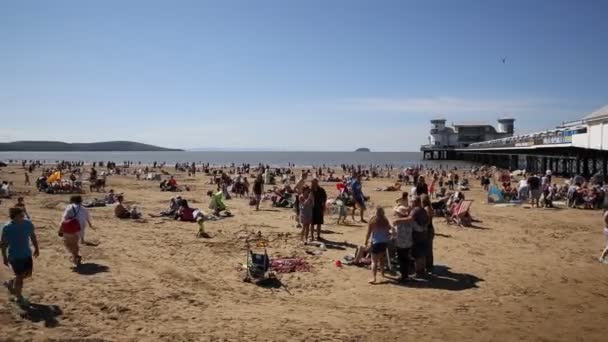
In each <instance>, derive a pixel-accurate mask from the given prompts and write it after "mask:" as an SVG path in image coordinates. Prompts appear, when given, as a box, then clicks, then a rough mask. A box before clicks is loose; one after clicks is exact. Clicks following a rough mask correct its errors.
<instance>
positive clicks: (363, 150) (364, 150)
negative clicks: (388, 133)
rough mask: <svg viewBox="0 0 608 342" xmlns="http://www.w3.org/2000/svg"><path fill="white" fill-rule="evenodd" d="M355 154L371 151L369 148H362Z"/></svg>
mask: <svg viewBox="0 0 608 342" xmlns="http://www.w3.org/2000/svg"><path fill="white" fill-rule="evenodd" d="M355 152H371V150H370V149H369V148H367V147H360V148H358V149H356V150H355Z"/></svg>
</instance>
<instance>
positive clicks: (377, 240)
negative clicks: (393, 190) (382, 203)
mask: <svg viewBox="0 0 608 342" xmlns="http://www.w3.org/2000/svg"><path fill="white" fill-rule="evenodd" d="M370 238H371V245H370V246H369V249H368V250H369V253H370V254H371V257H372V276H373V278H372V279H370V281H369V283H370V284H376V273H377V272H378V269H380V271H381V272H382V275H383V276H384V263H385V260H384V258H385V255H386V249H387V247H388V242H389V241H390V239H391V224H390V223H389V221H388V219H387V218H386V214H385V213H384V208H381V207H378V208H376V215H374V216H373V217H372V218H371V219H370V220H369V224H368V226H367V233H366V235H365V246H368V242H370Z"/></svg>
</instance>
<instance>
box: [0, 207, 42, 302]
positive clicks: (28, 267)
mask: <svg viewBox="0 0 608 342" xmlns="http://www.w3.org/2000/svg"><path fill="white" fill-rule="evenodd" d="M9 217H10V221H9V222H8V223H7V224H6V225H5V226H4V227H3V228H2V237H1V239H0V249H1V250H2V262H3V263H4V265H5V266H9V265H10V267H11V268H12V269H13V273H14V274H15V279H12V280H9V281H8V282H7V283H6V285H7V287H8V290H9V291H10V292H11V294H12V295H14V296H15V298H16V300H17V302H18V303H19V304H20V305H28V304H29V303H28V301H27V300H26V299H25V298H24V297H23V294H22V289H23V280H24V279H26V278H29V277H31V276H32V270H33V267H34V266H33V265H34V263H33V260H32V250H31V248H30V241H31V242H32V245H33V246H34V253H33V256H34V257H36V258H37V257H38V255H39V254H40V250H39V248H38V239H37V238H36V232H35V229H34V225H33V224H32V222H31V221H28V220H26V219H25V214H24V213H23V210H22V209H21V208H10V209H9ZM7 252H8V253H7Z"/></svg>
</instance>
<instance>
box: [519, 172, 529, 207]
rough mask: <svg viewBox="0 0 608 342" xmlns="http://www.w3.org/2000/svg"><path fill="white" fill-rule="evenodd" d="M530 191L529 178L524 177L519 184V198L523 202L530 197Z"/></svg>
mask: <svg viewBox="0 0 608 342" xmlns="http://www.w3.org/2000/svg"><path fill="white" fill-rule="evenodd" d="M529 193H530V187H529V186H528V180H527V179H526V178H523V179H521V180H520V181H519V184H518V185H517V199H518V200H519V201H521V202H522V203H523V202H525V201H526V200H527V199H528V195H529Z"/></svg>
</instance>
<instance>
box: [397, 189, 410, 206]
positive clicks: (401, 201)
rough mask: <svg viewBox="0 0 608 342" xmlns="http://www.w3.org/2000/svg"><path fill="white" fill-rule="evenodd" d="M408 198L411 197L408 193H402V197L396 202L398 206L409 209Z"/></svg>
mask: <svg viewBox="0 0 608 342" xmlns="http://www.w3.org/2000/svg"><path fill="white" fill-rule="evenodd" d="M408 196H409V194H408V193H407V192H406V191H404V192H402V193H401V197H400V198H397V200H396V201H395V202H396V203H397V206H403V207H406V208H409V207H410V202H409V200H408Z"/></svg>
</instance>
